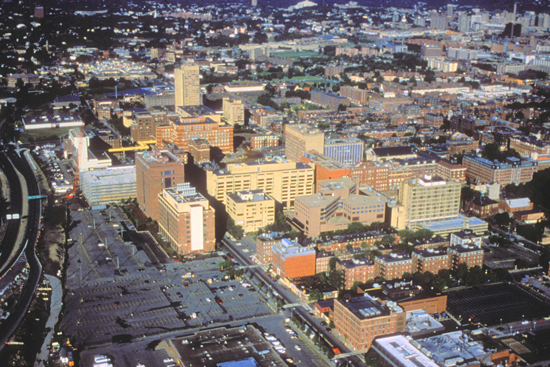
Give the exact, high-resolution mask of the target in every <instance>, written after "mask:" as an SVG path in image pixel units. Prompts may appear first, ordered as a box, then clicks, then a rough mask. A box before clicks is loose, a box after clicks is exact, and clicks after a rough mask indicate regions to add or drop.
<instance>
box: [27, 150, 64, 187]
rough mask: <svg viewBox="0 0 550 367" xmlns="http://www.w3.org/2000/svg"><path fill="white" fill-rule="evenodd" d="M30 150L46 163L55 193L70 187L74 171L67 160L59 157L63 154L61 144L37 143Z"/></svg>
mask: <svg viewBox="0 0 550 367" xmlns="http://www.w3.org/2000/svg"><path fill="white" fill-rule="evenodd" d="M31 152H32V153H33V154H34V157H35V158H37V159H38V160H40V161H41V162H42V163H44V164H45V165H46V172H47V174H48V176H49V177H48V178H49V181H50V182H51V187H52V189H54V190H55V191H56V192H57V193H64V192H66V191H67V190H68V189H70V188H72V184H73V179H74V171H73V168H72V167H71V163H70V161H69V160H66V159H59V155H62V154H63V150H62V148H61V144H54V143H49V144H44V145H37V146H35V148H34V149H32V150H31Z"/></svg>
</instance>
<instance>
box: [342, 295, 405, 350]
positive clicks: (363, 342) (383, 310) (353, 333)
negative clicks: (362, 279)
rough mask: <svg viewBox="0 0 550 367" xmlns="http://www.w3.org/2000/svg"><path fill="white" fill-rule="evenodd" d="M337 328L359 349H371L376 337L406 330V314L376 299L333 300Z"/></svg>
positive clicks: (400, 309)
mask: <svg viewBox="0 0 550 367" xmlns="http://www.w3.org/2000/svg"><path fill="white" fill-rule="evenodd" d="M333 321H334V325H335V326H336V330H337V331H338V332H339V333H340V334H342V335H343V336H344V337H345V338H346V340H347V342H348V343H350V344H351V345H352V346H353V347H354V348H356V349H358V350H366V349H369V348H370V346H371V343H372V342H373V340H374V339H375V338H376V337H377V336H381V335H388V334H393V333H398V332H404V331H405V326H406V325H405V324H406V313H405V312H403V309H402V308H401V307H399V306H397V305H388V304H386V305H384V304H382V303H381V302H379V301H378V300H376V299H374V298H373V297H371V296H369V295H368V294H365V295H364V297H353V298H351V299H349V300H344V299H335V300H334V317H333Z"/></svg>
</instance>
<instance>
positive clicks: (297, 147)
mask: <svg viewBox="0 0 550 367" xmlns="http://www.w3.org/2000/svg"><path fill="white" fill-rule="evenodd" d="M324 148H325V133H324V132H322V131H321V130H319V129H317V128H311V127H309V126H307V125H301V124H297V125H290V124H287V125H285V156H286V159H288V160H290V161H293V162H301V157H302V155H304V153H305V152H308V151H310V150H313V151H316V152H318V153H321V152H323V151H324Z"/></svg>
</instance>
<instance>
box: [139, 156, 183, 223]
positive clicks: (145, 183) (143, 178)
mask: <svg viewBox="0 0 550 367" xmlns="http://www.w3.org/2000/svg"><path fill="white" fill-rule="evenodd" d="M184 181H185V180H184V165H183V162H181V161H180V160H179V159H178V158H176V157H175V156H174V155H173V154H172V153H170V152H168V151H167V150H161V151H153V152H148V151H145V152H140V153H137V154H136V186H137V201H138V204H139V206H140V208H141V209H142V210H143V212H144V213H145V215H147V216H148V217H151V218H153V219H154V220H158V206H159V204H158V194H159V193H160V192H161V191H162V190H163V189H167V188H170V187H174V186H176V185H178V184H180V183H183V182H184Z"/></svg>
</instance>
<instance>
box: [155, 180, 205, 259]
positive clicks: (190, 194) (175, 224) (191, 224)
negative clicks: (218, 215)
mask: <svg viewBox="0 0 550 367" xmlns="http://www.w3.org/2000/svg"><path fill="white" fill-rule="evenodd" d="M158 201H159V220H158V223H159V231H160V233H161V234H162V235H163V236H164V237H165V238H166V239H167V240H168V242H170V244H171V245H172V246H173V247H174V248H175V250H176V252H177V253H178V254H179V255H186V254H191V253H202V252H210V251H214V249H215V246H216V237H215V232H216V230H215V227H216V225H215V223H214V219H215V218H214V216H215V212H214V209H212V208H211V207H210V205H209V204H208V200H206V198H205V197H204V196H202V195H201V194H199V193H198V192H197V191H196V190H195V188H194V187H191V186H190V185H189V183H183V184H178V185H177V186H176V187H170V188H167V189H164V190H162V192H161V193H160V194H159V195H158Z"/></svg>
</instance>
